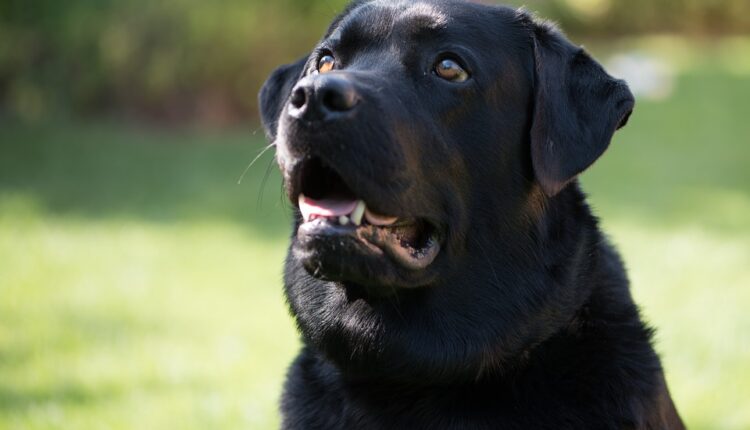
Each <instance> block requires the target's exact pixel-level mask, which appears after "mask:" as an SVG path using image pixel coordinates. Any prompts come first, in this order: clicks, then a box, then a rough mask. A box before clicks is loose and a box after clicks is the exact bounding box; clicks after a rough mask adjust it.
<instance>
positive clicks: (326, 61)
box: [318, 55, 336, 73]
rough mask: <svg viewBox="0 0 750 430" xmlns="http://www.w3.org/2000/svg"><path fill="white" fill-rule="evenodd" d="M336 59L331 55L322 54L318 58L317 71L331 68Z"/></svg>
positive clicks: (320, 71)
mask: <svg viewBox="0 0 750 430" xmlns="http://www.w3.org/2000/svg"><path fill="white" fill-rule="evenodd" d="M335 65H336V59H335V58H333V56H332V55H324V56H322V57H320V60H318V73H327V72H330V71H331V70H333V67H334V66H335Z"/></svg>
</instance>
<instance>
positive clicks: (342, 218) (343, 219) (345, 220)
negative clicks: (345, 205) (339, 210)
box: [339, 215, 349, 225]
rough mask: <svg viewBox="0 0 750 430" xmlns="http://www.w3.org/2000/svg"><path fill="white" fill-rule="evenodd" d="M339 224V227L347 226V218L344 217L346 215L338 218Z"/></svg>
mask: <svg viewBox="0 0 750 430" xmlns="http://www.w3.org/2000/svg"><path fill="white" fill-rule="evenodd" d="M339 224H341V225H347V224H349V217H348V216H346V215H341V216H340V217H339Z"/></svg>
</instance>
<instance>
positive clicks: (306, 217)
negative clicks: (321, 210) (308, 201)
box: [297, 193, 312, 222]
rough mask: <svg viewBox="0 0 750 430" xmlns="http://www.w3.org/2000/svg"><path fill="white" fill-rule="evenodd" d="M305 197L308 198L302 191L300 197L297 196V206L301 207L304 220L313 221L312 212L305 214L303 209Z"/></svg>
mask: <svg viewBox="0 0 750 430" xmlns="http://www.w3.org/2000/svg"><path fill="white" fill-rule="evenodd" d="M305 198H306V197H305V195H304V194H302V193H300V194H299V197H298V198H297V206H298V207H299V208H300V212H302V221H303V222H308V221H312V214H305V213H304V211H303V210H302V207H303V204H302V203H303V202H304V201H305Z"/></svg>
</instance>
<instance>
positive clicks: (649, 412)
mask: <svg viewBox="0 0 750 430" xmlns="http://www.w3.org/2000/svg"><path fill="white" fill-rule="evenodd" d="M322 54H326V55H328V54H331V55H333V56H335V57H336V69H335V70H334V71H332V72H329V74H330V76H328V77H325V76H326V75H328V74H326V75H323V74H316V73H315V69H316V65H317V62H318V59H319V57H320V56H321V55H322ZM445 54H449V55H450V58H452V59H456V61H459V60H460V61H461V64H462V66H463V67H464V68H465V69H466V70H467V71H468V72H469V73H470V76H471V78H470V79H469V80H468V81H466V82H462V83H455V82H447V81H445V80H442V79H441V78H440V77H438V76H436V74H435V73H433V65H434V64H435V63H436V61H437V60H438V59H440V58H443V56H444V55H445ZM324 77H325V79H324ZM332 78H336V79H339V80H345V81H346V82H347V83H348V85H349V87H347V88H350V89H348V90H347V91H353V92H354V93H353V94H352V97H355V100H356V101H357V103H356V105H355V106H354V107H353V108H352V109H351V110H348V111H346V112H334V113H331V112H329V113H327V114H326V115H323V116H321V117H319V118H316V119H315V120H310V119H309V118H306V117H303V116H299V115H295V114H294V113H293V112H292V108H290V107H289V103H288V101H289V98H290V94H291V92H292V91H294V90H296V89H299V88H303V89H305V90H306V91H309V92H308V94H312V95H314V94H315V92H316V91H320V88H321V87H322V86H325V85H327V84H326V82H329V81H331V79H332ZM310 97H312V96H310ZM312 102H313V100H312V99H310V103H312ZM260 103H261V108H262V120H263V123H264V125H265V128H266V131H267V134H268V136H269V138H270V139H272V140H274V141H275V143H276V144H277V159H278V162H279V165H280V167H281V170H282V173H283V176H284V180H285V186H286V190H287V193H288V194H289V197H290V198H291V200H292V202H294V203H296V198H297V196H298V195H299V193H300V190H301V189H302V188H304V184H300V173H299V172H300V170H302V169H303V166H304V165H305V163H309V162H310V160H313V159H314V160H316V161H315V162H316V163H324V164H325V165H327V166H330V167H331V168H333V169H335V170H336V172H337V173H338V175H340V177H341V178H343V180H345V181H346V185H347V186H348V187H349V188H351V190H352V191H353V192H354V193H356V195H357V196H359V197H360V198H362V199H364V200H365V201H366V202H367V207H368V208H373V210H375V211H376V212H377V213H381V214H394V215H399V216H403V217H407V216H408V217H414V218H419V219H423V220H425V222H427V223H429V224H430V225H433V226H434V227H435V229H436V231H439V233H440V234H439V238H440V253H439V254H438V256H437V257H436V259H435V260H434V262H432V263H431V264H430V265H429V266H428V267H427V268H425V269H421V270H412V269H406V268H404V267H402V266H399V265H398V264H397V263H395V262H394V261H392V260H390V259H388V258H386V257H380V258H377V257H373V256H372V255H368V254H366V253H365V251H363V248H362V247H361V244H360V243H357V242H356V241H351V240H348V239H347V238H343V239H342V238H339V237H338V236H337V237H336V238H334V239H331V238H327V237H321V238H317V239H316V240H318V239H319V241H317V242H316V241H303V240H301V236H300V233H299V232H298V229H299V228H300V225H302V224H303V220H302V219H301V216H300V214H299V212H297V213H296V216H295V222H294V231H293V234H292V241H291V242H292V243H291V246H290V251H289V255H288V258H287V261H286V269H285V293H286V295H287V298H288V301H289V305H290V308H291V311H292V314H293V315H294V317H295V319H296V322H297V325H298V327H299V329H300V331H301V333H302V339H303V342H304V346H303V349H302V351H301V352H300V354H299V356H298V357H297V359H296V360H295V362H294V363H293V364H292V366H291V368H290V370H289V376H288V380H287V383H286V386H285V390H284V396H283V400H282V415H283V424H282V426H283V428H285V429H399V428H413V429H422V428H424V429H427V428H429V429H443V428H445V429H454V428H455V429H485V428H486V429H495V428H502V429H537V428H538V429H581V428H591V429H680V428H683V426H682V423H681V421H680V419H679V416H678V415H677V412H676V410H675V408H674V405H673V404H672V401H671V399H670V396H669V393H668V390H667V387H666V383H665V381H664V377H663V372H662V369H661V365H660V362H659V358H658V357H657V355H656V353H655V352H654V349H653V347H652V345H651V331H650V329H649V328H647V327H646V326H645V325H644V323H643V322H642V321H641V319H640V317H639V314H638V310H637V307H636V306H635V304H634V302H633V300H632V298H631V296H630V293H629V287H628V280H627V276H626V274H625V270H624V268H623V264H622V262H621V261H620V258H619V256H618V255H617V253H616V251H615V250H614V249H613V248H612V247H611V245H610V244H609V243H608V242H607V240H606V239H605V237H604V236H603V234H602V233H601V232H600V230H599V227H598V223H597V220H596V218H595V217H594V216H593V215H592V213H591V211H590V209H589V207H588V206H587V204H586V202H585V197H584V194H583V193H582V192H581V190H580V188H579V186H578V183H577V181H576V176H577V175H578V174H579V173H581V172H582V171H583V170H584V169H586V168H587V167H588V166H590V165H591V164H592V163H593V162H594V161H595V160H596V159H597V158H598V157H599V156H600V155H601V154H602V153H603V152H604V151H605V150H606V148H607V146H608V145H609V142H610V140H611V138H612V135H613V134H614V132H615V130H616V129H617V128H619V127H621V126H623V125H625V122H626V121H627V119H628V117H629V115H630V112H631V110H632V108H633V97H632V95H631V94H630V92H629V90H628V88H627V86H626V85H625V83H624V82H623V81H619V80H616V79H614V78H612V77H610V76H609V75H607V73H606V72H605V71H604V70H603V69H602V67H601V66H600V65H599V64H598V63H596V62H595V61H594V60H593V59H592V58H591V57H590V56H589V55H588V54H586V53H585V52H584V51H583V50H581V49H580V48H578V47H576V46H574V45H572V44H571V43H570V42H569V41H568V40H567V39H566V38H565V37H564V36H563V35H562V34H561V33H560V32H559V31H557V30H556V29H555V28H554V27H552V26H550V25H548V24H544V23H539V22H537V21H535V20H534V19H532V17H530V16H529V15H528V14H527V13H526V12H524V11H517V10H513V9H510V8H505V7H494V6H485V5H479V4H474V3H467V2H462V1H454V0H444V1H440V0H429V1H428V0H425V1H419V2H412V1H391V2H385V1H358V2H355V3H353V4H352V5H350V6H349V7H348V8H347V9H346V11H345V12H344V13H342V15H341V16H339V17H338V18H337V19H336V20H335V21H334V23H333V24H332V25H331V27H330V28H329V30H328V32H327V33H326V35H325V36H324V38H323V39H322V40H321V42H320V44H319V46H318V47H316V48H315V50H314V51H313V52H312V53H311V55H310V56H309V57H307V58H305V59H302V60H300V61H298V62H297V63H294V64H292V65H288V66H283V67H281V68H280V69H278V70H277V71H276V72H274V74H273V75H272V76H271V78H270V79H269V80H268V82H267V83H266V85H265V86H264V88H263V89H262V91H261V95H260Z"/></svg>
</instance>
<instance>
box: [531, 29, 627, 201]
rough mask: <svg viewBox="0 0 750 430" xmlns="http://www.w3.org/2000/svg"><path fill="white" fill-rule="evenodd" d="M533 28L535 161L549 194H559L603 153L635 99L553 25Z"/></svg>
mask: <svg viewBox="0 0 750 430" xmlns="http://www.w3.org/2000/svg"><path fill="white" fill-rule="evenodd" d="M534 26H535V32H534V33H535V34H534V49H535V59H536V100H535V103H534V117H533V122H532V126H531V159H532V163H533V166H534V174H535V175H536V178H537V180H538V181H539V183H540V184H541V186H542V188H543V190H544V192H545V193H546V194H547V195H548V196H554V195H555V194H557V193H558V192H559V191H560V190H562V189H563V188H564V187H565V186H566V185H567V184H568V183H569V182H570V181H572V180H573V179H574V178H575V177H576V176H577V175H578V174H579V173H581V172H583V171H584V170H585V169H586V168H587V167H589V166H590V165H591V164H592V163H593V162H594V161H596V159H597V158H599V156H600V155H602V153H603V152H604V151H605V150H606V149H607V147H608V146H609V142H610V140H611V139H612V135H613V134H614V132H615V130H617V129H618V128H620V127H622V126H624V125H625V123H626V122H627V120H628V117H629V116H630V113H631V112H632V110H633V105H634V103H635V100H634V99H633V95H632V94H631V93H630V90H629V89H628V86H627V85H626V84H625V82H624V81H622V80H618V79H614V78H612V77H611V76H610V75H608V74H607V72H605V71H604V69H603V68H602V66H601V65H600V64H599V63H597V62H596V61H595V60H593V59H592V58H591V57H590V56H589V55H588V54H587V53H586V52H585V51H584V50H583V49H582V48H580V47H577V46H574V45H573V44H572V43H570V42H569V41H568V40H567V39H566V38H565V37H564V36H563V35H561V34H560V33H559V32H558V31H557V30H555V29H554V28H553V27H551V26H549V25H546V24H534Z"/></svg>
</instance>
